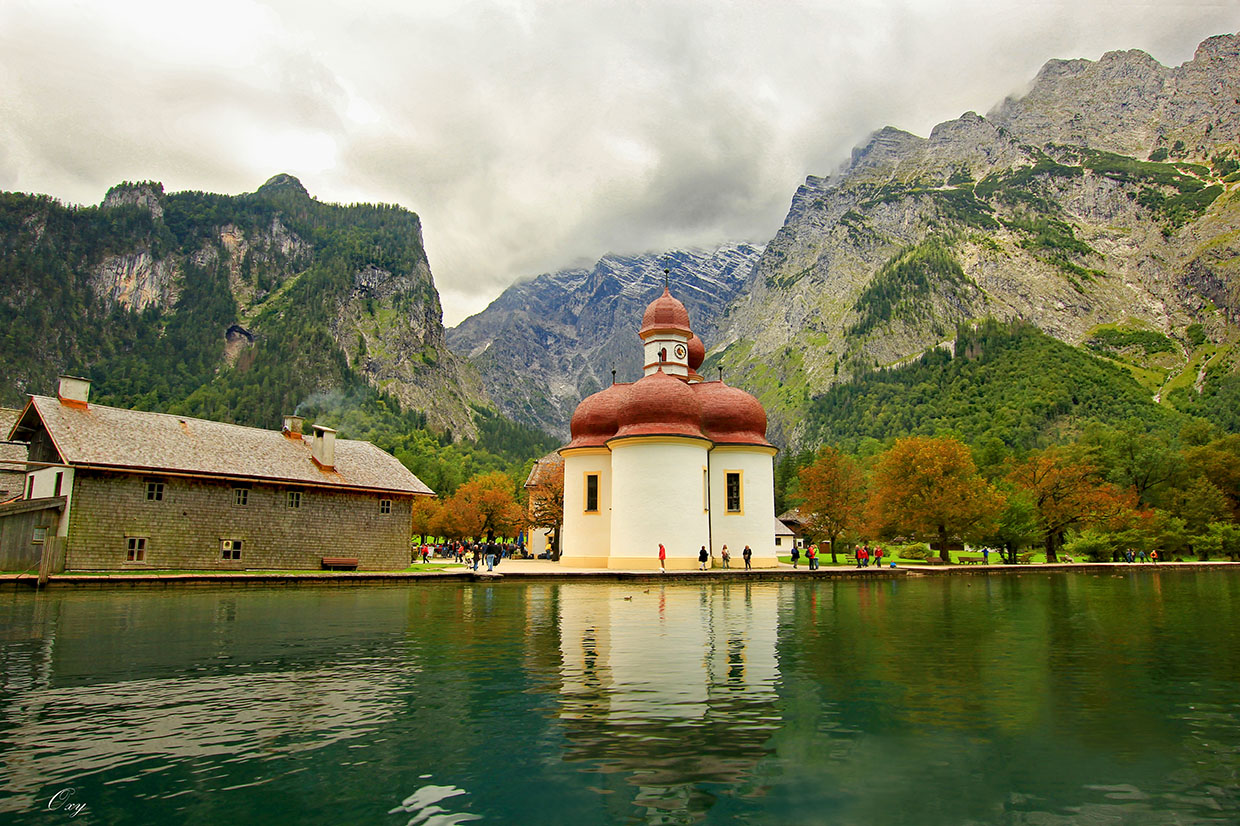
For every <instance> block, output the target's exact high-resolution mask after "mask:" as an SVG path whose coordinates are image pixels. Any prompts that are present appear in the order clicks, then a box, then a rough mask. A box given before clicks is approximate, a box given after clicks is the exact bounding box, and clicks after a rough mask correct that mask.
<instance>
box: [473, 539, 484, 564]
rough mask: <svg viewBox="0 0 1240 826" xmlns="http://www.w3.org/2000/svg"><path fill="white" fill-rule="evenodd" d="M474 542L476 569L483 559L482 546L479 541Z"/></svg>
mask: <svg viewBox="0 0 1240 826" xmlns="http://www.w3.org/2000/svg"><path fill="white" fill-rule="evenodd" d="M473 544H474V570H475V571H476V570H478V563H479V562H481V561H482V548H481V546H479V545H478V543H477V542H475V543H473Z"/></svg>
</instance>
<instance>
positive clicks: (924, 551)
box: [891, 542, 932, 559]
mask: <svg viewBox="0 0 1240 826" xmlns="http://www.w3.org/2000/svg"><path fill="white" fill-rule="evenodd" d="M891 550H892V551H893V553H892V558H895V557H899V558H900V559H929V558H930V555H931V553H932V551H931V550H930V546H929V545H927V544H926V543H925V542H914V543H913V544H911V545H900V546H897V547H895V548H892V549H891Z"/></svg>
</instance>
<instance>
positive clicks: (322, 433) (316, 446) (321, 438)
mask: <svg viewBox="0 0 1240 826" xmlns="http://www.w3.org/2000/svg"><path fill="white" fill-rule="evenodd" d="M310 458H311V459H313V460H314V463H315V464H316V465H318V466H319V467H321V468H333V467H335V466H336V431H334V430H332V429H331V428H330V427H323V425H321V424H316V425H315V426H314V441H312V442H311V443H310Z"/></svg>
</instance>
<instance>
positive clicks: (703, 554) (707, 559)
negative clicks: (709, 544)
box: [659, 542, 753, 571]
mask: <svg viewBox="0 0 1240 826" xmlns="http://www.w3.org/2000/svg"><path fill="white" fill-rule="evenodd" d="M719 557H720V559H721V560H722V561H723V567H725V568H731V567H732V552H731V551H729V550H728V546H727V545H724V546H723V548H722V549H721V550H720V552H719ZM741 559H743V560H745V570H746V571H748V570H750V569H751V568H752V567H753V565H752V564H751V563H752V562H753V549H752V548H750V547H749V546H748V545H746V546H745V549H744V550H743V551H741ZM713 564H714V562H713V561H712V560H711V553H710V551H708V550H706V546H705V545H703V546H702V548H701V550H699V551H698V570H702V571H705V570H706V569H707V568H708V567H710V566H711V565H713ZM659 570H660V571H666V570H667V548H665V547H664V546H663V543H662V542H660V543H659Z"/></svg>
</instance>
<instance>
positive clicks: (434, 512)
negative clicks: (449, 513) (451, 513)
mask: <svg viewBox="0 0 1240 826" xmlns="http://www.w3.org/2000/svg"><path fill="white" fill-rule="evenodd" d="M442 507H443V506H442V505H440V504H439V500H438V499H436V498H435V497H433V496H419V497H418V498H417V499H415V500H414V501H413V535H414V536H418V537H421V539H422V541H423V542H425V541H426V540H427V539H429V538H430V537H433V536H444V535H445V534H444V533H443V531H441V530H439V527H440V526H439V524H438V520H439V512H440V510H441V509H442Z"/></svg>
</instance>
